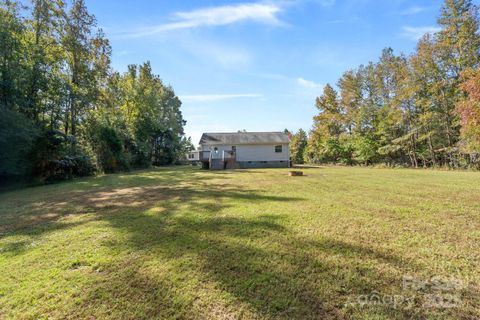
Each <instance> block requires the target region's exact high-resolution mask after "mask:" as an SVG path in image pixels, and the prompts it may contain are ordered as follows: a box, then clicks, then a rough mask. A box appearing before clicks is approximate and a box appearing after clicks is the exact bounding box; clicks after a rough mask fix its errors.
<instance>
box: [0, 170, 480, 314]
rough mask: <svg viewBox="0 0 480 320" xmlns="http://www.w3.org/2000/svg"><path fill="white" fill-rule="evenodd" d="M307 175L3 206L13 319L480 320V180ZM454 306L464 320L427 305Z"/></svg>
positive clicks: (264, 173) (184, 176)
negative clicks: (408, 280) (450, 300)
mask: <svg viewBox="0 0 480 320" xmlns="http://www.w3.org/2000/svg"><path fill="white" fill-rule="evenodd" d="M304 171H305V173H306V176H305V177H298V178H294V177H288V176H287V175H286V172H287V171H286V169H271V170H267V169H260V170H239V171H233V172H232V171H227V172H208V171H200V170H197V169H194V168H186V167H178V168H163V169H157V170H149V171H139V172H133V173H129V174H117V175H108V176H101V177H96V178H89V179H80V180H75V181H73V182H67V183H60V184H55V185H49V186H43V187H35V188H28V189H23V190H17V191H10V192H7V193H3V194H0V319H3V318H5V319H10V318H11V319H22V318H26V319H29V318H32V319H33V318H35V319H37V318H40V319H47V318H48V319H50V318H51V319H65V318H70V319H78V318H86V319H103V318H110V319H141V318H145V319H151V318H161V319H170V318H172V319H179V318H180V319H184V318H185V319H274V318H282V319H478V318H480V289H479V288H480V274H479V273H480V271H479V270H480V267H479V265H480V173H469V172H440V171H421V170H417V171H415V170H389V169H362V168H311V169H305V170H304ZM404 276H411V277H415V278H416V279H420V280H423V281H430V282H429V283H430V284H432V283H434V280H435V279H437V280H438V277H440V278H441V279H447V280H448V281H447V280H443V281H447V284H448V283H452V281H454V280H458V281H461V282H462V285H461V286H459V287H456V288H454V289H452V290H447V289H448V288H445V287H440V288H439V287H438V286H437V287H435V286H433V287H432V286H424V287H423V288H413V287H412V286H408V287H403V286H402V281H403V278H404ZM435 277H437V278H435ZM449 294H450V295H452V296H453V297H454V298H455V299H457V300H456V301H457V302H458V303H457V304H456V305H455V306H454V307H452V308H440V307H438V306H437V307H435V306H430V307H429V306H428V305H425V302H428V301H429V300H428V299H429V297H431V295H438V296H441V297H448V296H447V295H449ZM393 296H395V299H396V300H395V301H397V302H398V301H400V303H396V304H394V303H392V302H389V301H390V300H388V299H390V298H391V297H393ZM366 298H368V299H369V300H368V302H369V303H364V304H362V303H358V302H359V301H360V302H364V301H365V299H366ZM375 298H380V299H383V301H384V302H385V303H377V304H375V303H374V302H375V301H376V300H375ZM392 299H393V298H392ZM399 299H407V300H406V301H403V302H402V300H399Z"/></svg>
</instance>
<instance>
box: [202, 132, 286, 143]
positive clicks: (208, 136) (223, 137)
mask: <svg viewBox="0 0 480 320" xmlns="http://www.w3.org/2000/svg"><path fill="white" fill-rule="evenodd" d="M288 142H289V139H288V135H287V134H285V133H283V132H228V133H204V134H203V135H202V138H201V139H200V145H204V144H208V145H215V144H217V145H221V144H227V145H237V144H274V143H279V144H282V143H288Z"/></svg>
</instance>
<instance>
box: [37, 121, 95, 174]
mask: <svg viewBox="0 0 480 320" xmlns="http://www.w3.org/2000/svg"><path fill="white" fill-rule="evenodd" d="M29 158H30V160H31V162H32V164H33V176H34V177H37V178H40V179H42V180H45V181H56V180H66V179H71V178H73V177H82V176H89V175H93V174H94V173H95V171H96V170H95V165H94V162H93V161H92V158H91V157H90V156H88V155H87V154H86V152H85V151H83V150H82V149H81V148H79V147H78V145H77V141H76V139H75V137H73V136H69V135H66V134H64V133H62V132H60V131H57V130H48V131H44V132H42V134H41V135H40V136H39V137H38V138H37V139H36V141H35V144H34V147H33V148H32V150H31V152H30V157H29Z"/></svg>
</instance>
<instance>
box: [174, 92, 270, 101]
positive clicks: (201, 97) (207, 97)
mask: <svg viewBox="0 0 480 320" xmlns="http://www.w3.org/2000/svg"><path fill="white" fill-rule="evenodd" d="M260 97H262V95H261V94H257V93H240V94H196V95H182V96H180V100H182V101H183V102H214V101H221V100H230V99H239V98H260Z"/></svg>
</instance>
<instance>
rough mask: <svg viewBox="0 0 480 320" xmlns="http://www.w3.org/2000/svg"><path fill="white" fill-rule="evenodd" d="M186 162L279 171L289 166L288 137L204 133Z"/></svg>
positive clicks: (212, 167)
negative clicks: (197, 148) (278, 169)
mask: <svg viewBox="0 0 480 320" xmlns="http://www.w3.org/2000/svg"><path fill="white" fill-rule="evenodd" d="M199 144H200V148H199V151H197V152H192V153H191V154H190V155H189V159H190V160H192V161H201V162H202V164H203V167H204V168H210V169H217V170H218V169H234V168H282V167H289V166H290V155H289V151H288V144H289V138H288V135H287V134H285V133H283V132H235V133H204V134H203V135H202V138H201V139H200V143H199Z"/></svg>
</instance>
